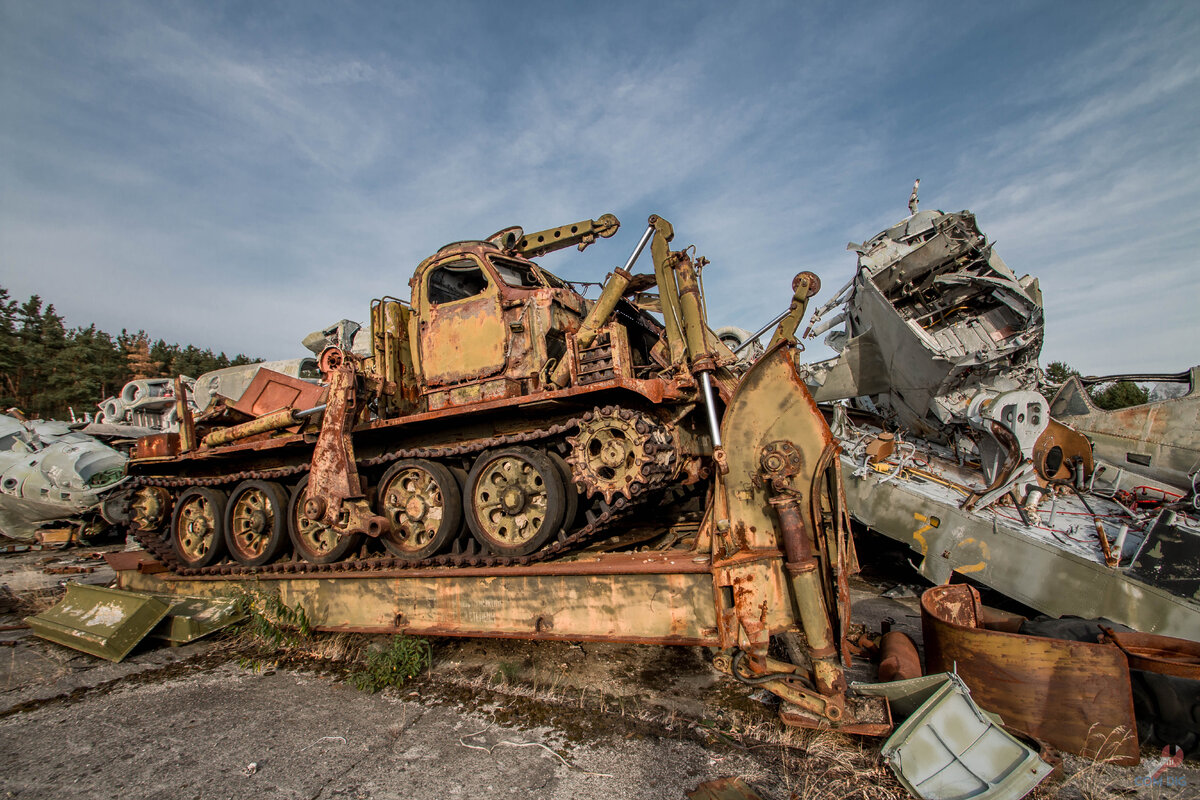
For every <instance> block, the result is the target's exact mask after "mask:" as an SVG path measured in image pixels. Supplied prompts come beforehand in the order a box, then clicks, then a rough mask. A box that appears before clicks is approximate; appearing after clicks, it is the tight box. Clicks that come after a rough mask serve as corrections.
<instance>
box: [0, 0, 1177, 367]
mask: <svg viewBox="0 0 1200 800" xmlns="http://www.w3.org/2000/svg"><path fill="white" fill-rule="evenodd" d="M1198 42H1200V4H1196V3H1177V4H1169V3H1127V2H1125V3H1106V2H1088V3H1072V2H1056V3H1021V2H1014V3H990V4H982V3H980V4H963V3H955V4H952V3H925V4H923V3H909V4H901V3H887V4H884V3H877V4H870V3H864V4H855V3H837V4H817V3H745V4H732V3H655V4H638V3H631V4H596V3H564V2H555V3H494V2H491V3H487V2H484V3H454V2H439V3H400V2H379V3H337V4H335V3H303V2H280V3H267V2H254V3H250V2H238V3H224V2H204V3H201V2H195V3H182V4H172V3H166V2H153V3H119V2H113V3H95V2H83V3H71V2H58V1H55V0H49V1H46V0H43V1H42V2H18V1H16V0H0V284H2V285H4V286H5V287H6V288H8V289H9V291H10V292H11V293H12V294H13V295H14V296H15V297H17V298H18V299H24V298H25V297H27V296H28V295H29V294H32V293H35V292H36V293H39V294H41V295H43V296H44V297H45V298H47V299H48V300H50V301H53V302H54V303H55V304H56V305H57V307H58V309H59V310H60V312H61V313H63V314H64V315H65V316H66V319H67V322H68V324H70V325H80V324H87V323H89V322H95V323H97V324H98V325H99V326H100V327H101V328H104V329H106V330H109V331H112V332H116V331H117V330H119V329H120V328H122V327H130V328H145V329H146V330H147V331H149V332H150V334H151V335H152V336H154V337H156V338H158V337H162V338H165V339H167V340H168V341H180V342H187V343H194V344H197V345H200V346H203V347H211V348H213V349H215V350H224V351H227V352H229V353H231V354H232V353H234V352H246V353H250V354H255V355H259V356H263V357H266V358H287V357H294V356H298V355H301V354H303V350H302V348H301V346H300V344H299V342H300V340H301V339H302V338H303V337H304V335H305V334H307V333H308V332H309V331H312V330H315V329H317V328H319V327H322V326H324V325H326V324H328V323H331V322H333V321H335V320H337V319H340V318H343V317H349V318H351V319H359V320H362V319H364V318H365V317H366V314H367V308H368V305H369V302H370V300H371V298H373V297H378V296H381V295H384V294H390V295H398V296H401V297H407V296H408V291H409V290H408V285H407V284H408V278H409V277H410V275H411V273H412V269H413V267H414V266H415V265H416V264H417V263H418V262H419V261H420V260H421V259H422V258H423V257H425V256H426V255H428V254H430V253H432V252H433V251H434V250H436V249H437V248H438V247H440V246H441V245H442V244H445V243H446V242H449V241H452V240H457V239H464V238H480V237H483V236H486V235H488V234H490V233H492V232H493V231H495V230H498V229H500V228H503V227H506V226H508V225H522V226H524V227H525V228H526V230H534V229H538V228H543V227H550V226H553V225H558V224H562V223H566V222H571V221H575V220H578V219H584V218H590V217H596V216H598V215H600V214H602V213H604V212H613V213H615V214H617V216H618V217H620V218H621V220H622V222H623V227H622V230H621V232H620V233H619V234H618V235H617V237H615V238H613V239H610V240H607V241H602V242H600V243H598V244H597V245H595V246H594V247H593V248H591V249H589V250H588V251H587V252H586V253H583V254H579V253H576V252H575V251H564V252H562V253H559V254H555V255H552V256H549V257H547V258H546V259H544V260H543V263H544V264H545V265H546V266H547V267H549V268H550V269H552V270H554V271H556V272H558V273H559V274H561V275H563V276H564V277H567V278H569V279H576V280H600V279H601V278H602V277H603V275H604V274H605V273H606V272H607V271H608V270H610V269H611V268H612V267H614V266H619V265H620V264H621V263H622V262H623V261H624V259H625V258H626V256H627V255H628V253H629V251H630V250H631V249H632V247H633V245H634V243H635V242H636V240H637V238H638V236H639V235H640V233H641V231H642V230H643V228H644V224H645V219H646V217H647V216H648V215H649V214H651V213H660V214H662V215H663V216H665V217H667V218H668V219H670V220H671V221H672V222H673V223H674V225H675V229H676V234H677V235H676V244H678V245H684V244H695V245H696V247H697V251H698V252H699V253H700V254H702V255H705V256H707V257H708V258H709V259H711V261H712V264H711V265H710V266H709V267H708V268H707V269H706V272H705V286H706V290H707V293H708V299H709V317H710V322H712V324H713V325H714V326H716V325H725V324H737V325H741V326H743V327H746V328H757V327H759V326H760V325H761V324H763V323H764V322H765V321H766V320H768V319H769V318H770V317H772V316H773V315H774V314H775V313H777V312H778V311H780V310H782V308H783V307H784V305H785V304H786V302H787V300H788V297H789V296H790V288H789V284H790V279H791V276H792V275H794V274H795V273H796V272H797V271H799V270H801V269H811V270H814V271H816V272H817V273H818V274H819V275H820V276H821V277H822V279H823V281H824V284H825V287H826V291H825V293H824V296H828V292H830V291H833V290H834V289H836V287H837V286H840V285H841V284H842V283H844V282H845V280H846V279H847V278H848V277H849V276H850V274H851V273H852V271H853V267H854V258H853V254H851V253H848V252H846V251H845V249H844V248H845V245H846V242H848V241H851V240H853V241H862V240H863V239H865V238H868V237H870V236H871V235H873V234H874V233H876V232H877V231H878V230H880V229H881V228H883V227H884V226H886V225H889V224H891V223H893V222H895V221H897V220H899V219H900V218H902V217H903V216H904V215H905V214H906V213H907V211H906V208H905V203H906V201H907V199H908V192H909V189H910V187H911V185H912V181H913V179H914V178H917V177H920V178H921V180H922V183H921V202H922V208H941V209H943V210H945V211H957V210H961V209H964V208H966V209H971V210H972V211H974V212H975V213H976V215H977V217H978V219H979V222H980V225H981V227H982V228H983V230H984V231H985V232H986V233H988V234H989V236H991V238H992V239H993V240H994V241H995V242H996V243H997V248H998V250H999V252H1000V253H1001V255H1002V256H1003V257H1004V259H1005V261H1006V262H1007V263H1008V264H1009V266H1011V267H1012V268H1013V270H1014V271H1016V272H1017V274H1018V275H1020V274H1024V273H1031V274H1034V275H1037V276H1038V277H1039V278H1040V279H1041V284H1042V289H1043V292H1044V294H1045V299H1046V316H1047V338H1046V345H1045V348H1044V350H1043V360H1044V361H1050V360H1057V359H1061V360H1066V361H1069V362H1071V363H1073V364H1075V365H1076V366H1077V367H1079V368H1080V369H1082V370H1083V371H1084V372H1090V373H1098V372H1112V371H1118V370H1140V371H1159V370H1171V371H1176V370H1180V369H1183V368H1184V367H1186V366H1188V365H1191V364H1195V363H1200V322H1198V319H1200V313H1198V312H1197V306H1198V304H1200V265H1198V264H1197V256H1196V245H1195V243H1194V240H1195V239H1196V236H1197V234H1198V233H1200V170H1198V165H1200V157H1198V156H1200V132H1198V131H1197V128H1198V125H1200V47H1198V46H1197V43H1198ZM646 266H647V268H648V265H646ZM822 299H823V298H822V297H818V299H817V302H820V301H821V300H822ZM810 349H811V351H812V354H813V356H814V357H823V356H824V355H826V354H827V353H828V351H827V350H825V348H824V347H823V346H820V345H815V346H810Z"/></svg>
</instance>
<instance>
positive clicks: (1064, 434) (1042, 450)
mask: <svg viewBox="0 0 1200 800" xmlns="http://www.w3.org/2000/svg"><path fill="white" fill-rule="evenodd" d="M1075 459H1079V460H1081V461H1082V462H1083V473H1084V474H1085V475H1091V474H1092V470H1093V469H1094V468H1095V465H1094V463H1093V460H1092V445H1091V443H1089V442H1088V440H1087V437H1086V436H1084V435H1083V434H1081V433H1077V432H1075V431H1073V430H1071V429H1070V428H1068V427H1067V426H1066V425H1063V424H1062V423H1061V422H1059V421H1058V420H1056V419H1053V418H1052V419H1050V421H1049V423H1048V424H1047V425H1046V430H1044V431H1042V433H1041V435H1040V436H1038V438H1037V441H1036V442H1035V443H1034V445H1033V465H1034V467H1035V468H1036V469H1037V472H1038V474H1039V475H1041V476H1042V477H1043V478H1045V479H1046V480H1048V481H1061V480H1067V479H1069V478H1070V477H1071V476H1072V475H1073V473H1072V472H1071V465H1072V463H1073V462H1074V461H1075Z"/></svg>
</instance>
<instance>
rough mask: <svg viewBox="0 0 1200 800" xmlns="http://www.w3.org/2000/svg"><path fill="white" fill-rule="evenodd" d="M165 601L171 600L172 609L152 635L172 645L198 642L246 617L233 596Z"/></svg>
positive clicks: (165, 599) (165, 600) (166, 599)
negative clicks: (223, 598) (227, 597)
mask: <svg viewBox="0 0 1200 800" xmlns="http://www.w3.org/2000/svg"><path fill="white" fill-rule="evenodd" d="M164 602H168V603H171V607H170V611H168V612H167V617H166V619H164V620H163V621H162V622H161V623H159V625H158V627H156V628H155V629H154V632H153V633H152V634H151V636H153V637H155V638H156V639H166V640H167V641H168V642H170V643H171V646H172V647H178V646H179V645H182V644H187V643H188V642H194V641H195V640H197V639H199V638H200V637H202V636H208V635H209V634H210V633H216V632H217V631H219V630H221V629H222V628H226V627H228V626H230V625H232V624H233V623H235V622H240V621H241V620H243V619H245V618H246V614H245V613H244V612H242V611H239V610H238V607H237V602H236V601H235V600H233V599H232V598H230V599H227V600H221V599H216V598H208V599H202V598H199V597H183V598H179V599H176V600H174V601H172V600H171V599H170V598H164Z"/></svg>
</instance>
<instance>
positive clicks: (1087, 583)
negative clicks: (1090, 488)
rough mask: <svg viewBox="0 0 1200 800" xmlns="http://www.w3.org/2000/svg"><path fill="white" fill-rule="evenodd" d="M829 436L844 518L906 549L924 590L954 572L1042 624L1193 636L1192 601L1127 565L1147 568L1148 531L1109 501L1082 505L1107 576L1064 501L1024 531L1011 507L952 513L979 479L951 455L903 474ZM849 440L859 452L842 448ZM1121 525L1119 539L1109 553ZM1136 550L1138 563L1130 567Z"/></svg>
mask: <svg viewBox="0 0 1200 800" xmlns="http://www.w3.org/2000/svg"><path fill="white" fill-rule="evenodd" d="M839 430H840V431H841V433H840V435H841V436H842V438H843V440H844V441H847V442H848V444H847V445H846V451H845V452H843V453H842V455H841V458H842V466H843V474H844V475H845V476H846V496H847V499H848V501H849V502H848V507H849V509H850V513H851V515H852V516H853V518H854V519H856V520H857V521H858V522H860V523H862V524H863V525H866V526H867V527H869V528H871V529H872V530H875V531H878V532H880V533H882V534H884V535H886V536H888V537H889V538H892V539H894V540H896V541H898V542H901V543H903V544H906V545H908V547H910V548H911V549H912V550H913V552H914V558H913V564H914V566H915V567H916V568H917V569H918V570H919V571H920V572H921V574H923V575H924V576H925V577H926V578H928V579H929V580H930V581H932V582H933V583H945V582H946V581H948V580H950V578H951V576H952V575H953V574H954V573H958V574H960V575H965V576H969V577H970V578H971V579H972V580H977V581H979V582H981V583H983V584H985V585H987V586H990V587H991V588H993V589H996V590H997V591H999V592H1001V593H1003V594H1005V595H1007V596H1008V597H1011V598H1013V599H1014V600H1018V601H1020V602H1021V603H1024V604H1025V605H1027V606H1030V607H1032V608H1036V609H1037V610H1038V611H1041V612H1042V613H1044V614H1048V615H1050V616H1054V617H1059V616H1063V615H1065V614H1074V615H1078V616H1082V617H1086V618H1092V617H1107V618H1108V619H1111V620H1114V621H1117V622H1120V623H1122V624H1124V625H1128V626H1130V627H1132V628H1135V629H1137V630H1140V631H1145V632H1148V633H1158V634H1165V635H1168V636H1180V637H1185V638H1197V637H1198V636H1200V634H1198V631H1200V600H1198V599H1197V598H1196V597H1195V596H1193V593H1191V592H1176V591H1173V590H1172V589H1171V584H1170V583H1166V584H1157V583H1156V582H1154V581H1148V580H1147V579H1146V576H1145V575H1143V574H1142V573H1141V572H1140V570H1139V567H1138V566H1137V563H1142V564H1144V565H1149V564H1150V563H1151V557H1150V554H1152V553H1159V552H1160V551H1159V549H1158V548H1155V547H1154V546H1153V545H1150V546H1149V547H1147V546H1145V544H1144V543H1145V542H1146V541H1147V536H1148V534H1149V533H1150V531H1151V530H1152V529H1153V525H1152V524H1146V525H1142V524H1140V523H1137V522H1136V521H1134V520H1130V519H1129V518H1128V517H1127V516H1126V515H1125V512H1124V511H1123V510H1122V509H1121V508H1120V506H1118V505H1116V504H1115V503H1114V502H1113V501H1112V500H1107V499H1104V498H1100V497H1089V500H1088V502H1089V504H1090V505H1091V507H1092V509H1093V510H1094V511H1096V512H1097V514H1099V515H1100V521H1101V526H1102V527H1103V529H1104V531H1105V535H1106V536H1107V537H1109V538H1111V539H1112V541H1113V549H1114V550H1119V552H1120V557H1121V560H1120V566H1118V567H1117V568H1112V567H1109V566H1107V565H1106V564H1105V561H1104V556H1103V552H1102V548H1101V547H1100V544H1099V542H1098V540H1097V536H1096V532H1095V528H1094V525H1093V519H1094V518H1093V516H1092V515H1091V514H1090V513H1089V512H1088V508H1087V507H1086V506H1084V505H1083V503H1082V502H1081V501H1080V500H1079V499H1078V497H1076V496H1075V495H1074V494H1073V493H1070V492H1066V493H1063V494H1060V495H1057V496H1055V497H1053V498H1048V499H1043V500H1042V502H1041V504H1040V507H1038V508H1034V509H1032V510H1029V511H1026V514H1027V516H1028V517H1029V520H1030V522H1031V523H1032V524H1029V525H1027V524H1025V522H1024V520H1023V519H1022V517H1021V512H1020V511H1019V510H1018V509H1016V508H1014V507H1013V506H1012V505H1011V503H1010V504H1005V505H999V504H997V505H993V506H990V507H988V508H976V509H973V510H966V509H962V508H960V507H959V506H960V505H961V503H962V501H963V499H964V498H965V497H966V496H967V494H968V493H969V492H971V491H972V490H976V489H980V488H983V484H982V475H981V474H979V473H978V472H974V473H973V472H972V471H971V470H968V469H966V468H962V467H959V466H958V465H957V464H956V463H955V462H954V461H953V460H952V458H953V456H952V454H951V453H948V452H941V451H939V450H937V449H935V448H933V447H932V446H925V445H923V446H922V447H921V448H920V450H919V451H916V452H915V456H914V455H911V454H910V455H909V466H908V467H904V468H901V467H900V463H901V458H902V457H901V455H898V454H893V455H891V456H890V457H889V458H887V459H885V460H883V461H881V462H879V463H876V464H869V463H864V462H866V461H868V458H869V457H868V455H867V453H866V448H867V446H868V444H869V442H870V439H869V437H867V438H863V437H865V436H866V431H867V430H868V429H866V428H861V427H855V428H840V429H839ZM869 430H877V429H874V428H871V429H869ZM856 440H859V441H860V444H857V445H856V444H852V443H853V442H855V441H856ZM902 449H906V448H902ZM914 458H916V459H917V460H918V461H919V462H920V463H921V466H920V467H917V466H915V463H914V461H913V459H914ZM1122 525H1124V526H1125V528H1126V532H1125V535H1124V538H1123V540H1122V541H1121V542H1120V547H1119V548H1117V540H1118V539H1121V536H1120V534H1121V528H1122ZM1142 550H1145V552H1146V556H1145V557H1144V558H1142V559H1141V561H1140V562H1136V557H1137V555H1138V553H1139V552H1140V551H1142ZM1131 562H1136V563H1131ZM1179 566H1180V568H1181V569H1182V568H1186V566H1187V564H1186V562H1185V563H1181V564H1180V565H1179ZM1193 566H1194V562H1193ZM1171 574H1173V573H1171ZM1180 585H1182V584H1180Z"/></svg>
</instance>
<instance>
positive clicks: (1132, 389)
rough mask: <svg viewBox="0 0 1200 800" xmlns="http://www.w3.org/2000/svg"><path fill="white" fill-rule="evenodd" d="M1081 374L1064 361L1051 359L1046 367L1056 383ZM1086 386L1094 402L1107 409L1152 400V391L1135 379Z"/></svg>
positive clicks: (1051, 378)
mask: <svg viewBox="0 0 1200 800" xmlns="http://www.w3.org/2000/svg"><path fill="white" fill-rule="evenodd" d="M1079 374H1080V373H1079V370H1077V369H1075V368H1074V367H1072V366H1070V365H1069V364H1067V363H1066V362H1064V361H1051V362H1050V364H1049V365H1048V366H1047V367H1046V377H1047V378H1049V379H1050V380H1051V381H1053V382H1054V383H1063V382H1065V381H1067V380H1069V379H1070V378H1072V377H1074V376H1078V375H1079ZM1086 388H1087V393H1088V395H1090V396H1091V398H1092V402H1094V403H1095V404H1096V405H1097V406H1099V407H1100V408H1103V409H1104V410H1106V411H1116V410H1117V409H1118V408H1128V407H1129V406H1140V405H1141V404H1142V403H1149V402H1150V392H1149V391H1148V390H1147V389H1146V388H1145V387H1143V386H1139V385H1138V384H1136V383H1134V382H1133V381H1115V382H1113V383H1102V384H1099V385H1098V386H1092V387H1086Z"/></svg>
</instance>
